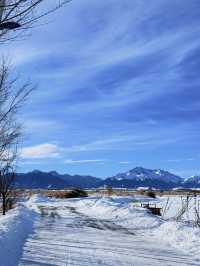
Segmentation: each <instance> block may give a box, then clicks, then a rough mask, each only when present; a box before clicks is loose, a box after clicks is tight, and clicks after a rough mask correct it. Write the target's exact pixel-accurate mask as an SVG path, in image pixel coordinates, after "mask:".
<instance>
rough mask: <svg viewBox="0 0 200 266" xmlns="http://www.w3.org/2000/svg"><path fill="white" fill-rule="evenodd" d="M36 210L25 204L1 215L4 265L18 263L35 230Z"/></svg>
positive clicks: (0, 238)
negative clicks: (26, 243) (26, 241)
mask: <svg viewBox="0 0 200 266" xmlns="http://www.w3.org/2000/svg"><path fill="white" fill-rule="evenodd" d="M35 215H36V214H35V212H33V211H31V210H29V209H28V208H27V207H25V206H18V207H17V208H16V209H13V210H10V211H9V212H8V213H7V215H6V216H1V217H0V246H1V249H0V258H1V262H0V263H1V265H2V266H14V265H18V261H19V259H20V256H21V253H22V248H23V245H24V242H25V240H26V238H27V236H28V234H29V233H31V232H32V230H33V223H34V218H35Z"/></svg>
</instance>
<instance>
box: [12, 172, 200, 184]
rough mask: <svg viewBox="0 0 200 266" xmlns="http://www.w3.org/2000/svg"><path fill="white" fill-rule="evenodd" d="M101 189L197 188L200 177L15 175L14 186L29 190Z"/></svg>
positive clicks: (138, 173) (31, 173)
mask: <svg viewBox="0 0 200 266" xmlns="http://www.w3.org/2000/svg"><path fill="white" fill-rule="evenodd" d="M103 186H112V187H114V188H138V187H151V188H157V189H172V188H177V187H183V188H200V176H193V177H190V178H187V179H184V178H181V177H180V176H177V175H174V174H172V173H170V172H167V171H164V170H161V169H157V170H151V169H146V168H143V167H136V168H134V169H132V170H130V171H128V172H125V173H120V174H117V175H115V176H113V177H108V178H106V179H100V178H97V177H93V176H81V175H68V174H59V173H57V172H56V171H51V172H42V171H38V170H34V171H32V172H29V173H18V174H17V176H16V179H15V187H17V188H28V189H38V188H41V189H47V188H49V189H64V188H72V187H79V188H88V189H90V188H99V187H103Z"/></svg>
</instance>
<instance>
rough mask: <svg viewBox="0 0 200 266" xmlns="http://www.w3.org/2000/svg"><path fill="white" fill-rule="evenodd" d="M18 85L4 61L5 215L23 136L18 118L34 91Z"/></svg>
mask: <svg viewBox="0 0 200 266" xmlns="http://www.w3.org/2000/svg"><path fill="white" fill-rule="evenodd" d="M18 84H19V83H18V79H17V78H11V68H10V66H9V65H8V64H7V63H6V61H5V60H3V63H2V65H1V67H0V196H1V198H2V208H3V214H5V212H6V203H7V201H8V200H9V198H10V195H11V189H12V184H13V180H14V169H15V167H14V166H15V162H16V159H17V147H18V143H19V138H20V136H21V124H20V122H19V121H18V120H17V117H16V116H17V114H18V111H19V109H20V108H21V107H22V106H23V104H24V102H25V101H26V99H27V97H28V95H29V94H30V93H31V91H32V90H33V89H34V87H31V84H30V83H25V84H24V85H22V86H20V87H18V86H19V85H18Z"/></svg>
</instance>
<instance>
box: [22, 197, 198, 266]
mask: <svg viewBox="0 0 200 266" xmlns="http://www.w3.org/2000/svg"><path fill="white" fill-rule="evenodd" d="M86 202H87V201H86ZM95 204H96V205H95ZM98 204H99V203H97V201H96V200H95V201H94V200H93V201H89V200H88V203H87V204H86V205H84V204H83V203H82V202H81V201H76V200H75V201H73V200H71V201H65V202H64V203H61V201H60V202H59V201H58V202H49V203H48V202H46V203H43V205H42V206H40V210H41V216H40V218H38V219H37V220H36V222H35V226H34V232H33V233H32V234H31V235H29V237H28V238H27V240H26V242H25V245H24V248H23V254H22V257H21V260H20V263H19V266H30V265H33V266H36V265H38V266H50V265H54V266H66V265H67V266H72V265H76V266H78V265H80V266H90V265H91V266H92V265H105V266H151V265H152V266H156V265H159V266H161V265H162V266H177V265H180V266H186V265H191V266H192V265H193V266H197V265H200V262H198V261H197V260H195V259H193V258H192V256H188V254H186V253H184V252H183V251H181V249H176V248H173V247H170V246H168V245H167V243H166V242H164V241H162V240H161V241H155V238H151V234H149V233H147V234H146V232H147V231H145V230H140V229H139V227H138V225H137V226H135V227H134V226H130V224H129V226H128V225H127V224H126V223H124V222H123V220H126V217H120V219H118V218H117V217H118V215H119V212H118V215H116V216H115V218H116V219H113V218H111V215H113V213H114V210H116V209H117V207H118V205H116V204H114V205H112V204H111V206H112V208H110V206H109V205H108V206H107V211H106V212H105V213H104V212H103V209H102V210H101V211H102V212H101V213H99V215H93V216H92V215H90V214H92V213H93V212H94V205H95V209H96V210H97V213H98V206H101V208H104V207H105V206H104V204H105V202H104V203H101V204H99V205H98ZM38 206H39V205H38ZM84 206H85V207H84ZM86 207H87V208H86ZM109 208H110V209H109ZM84 210H85V211H84ZM108 210H109V211H110V212H109V211H108ZM124 210H125V208H124V207H122V208H121V210H120V212H121V213H122V212H123V211H124ZM108 213H109V215H108ZM140 215H141V214H140ZM109 217H110V219H108V218H109ZM121 218H122V219H121ZM147 218H148V217H147ZM138 219H139V221H140V222H141V220H140V218H139V216H138ZM142 219H143V221H144V223H145V220H144V217H143V218H142ZM149 219H151V218H150V217H149ZM115 221H117V222H115ZM152 221H153V220H152ZM152 221H151V222H152ZM154 225H155V226H156V223H155V222H154ZM140 227H141V228H144V227H145V224H140Z"/></svg>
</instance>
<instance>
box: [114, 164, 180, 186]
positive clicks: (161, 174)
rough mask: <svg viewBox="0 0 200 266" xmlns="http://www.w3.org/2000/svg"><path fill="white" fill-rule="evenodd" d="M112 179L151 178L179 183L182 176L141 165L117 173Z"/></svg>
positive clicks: (138, 179)
mask: <svg viewBox="0 0 200 266" xmlns="http://www.w3.org/2000/svg"><path fill="white" fill-rule="evenodd" d="M112 179H113V180H123V179H128V180H137V181H144V180H147V179H152V180H162V181H165V182H173V183H179V182H181V181H182V178H181V177H179V176H177V175H174V174H172V173H169V172H167V171H164V170H161V169H156V170H151V169H145V168H143V167H136V168H134V169H132V170H130V171H128V172H125V173H121V174H118V175H116V176H114V177H112Z"/></svg>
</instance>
